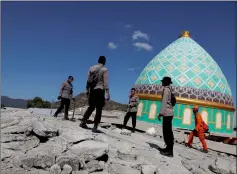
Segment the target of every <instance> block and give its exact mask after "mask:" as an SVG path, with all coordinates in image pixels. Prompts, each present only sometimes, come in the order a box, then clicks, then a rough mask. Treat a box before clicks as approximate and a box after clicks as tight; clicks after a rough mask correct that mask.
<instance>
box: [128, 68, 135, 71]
mask: <svg viewBox="0 0 237 174" xmlns="http://www.w3.org/2000/svg"><path fill="white" fill-rule="evenodd" d="M135 69H136V68H128V71H135Z"/></svg>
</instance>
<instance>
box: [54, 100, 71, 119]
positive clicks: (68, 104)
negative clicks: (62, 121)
mask: <svg viewBox="0 0 237 174" xmlns="http://www.w3.org/2000/svg"><path fill="white" fill-rule="evenodd" d="M64 106H65V109H64V117H65V118H67V117H68V110H69V106H70V99H68V98H61V104H60V106H59V108H58V109H57V111H56V112H55V114H54V115H55V116H57V115H58V114H59V113H60V112H61V111H62V110H63V108H64Z"/></svg>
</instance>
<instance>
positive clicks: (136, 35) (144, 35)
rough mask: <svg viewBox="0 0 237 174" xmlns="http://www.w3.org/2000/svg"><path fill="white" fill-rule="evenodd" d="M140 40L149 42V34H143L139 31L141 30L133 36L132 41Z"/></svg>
mask: <svg viewBox="0 0 237 174" xmlns="http://www.w3.org/2000/svg"><path fill="white" fill-rule="evenodd" d="M139 38H141V39H145V40H147V41H148V40H149V36H148V34H146V33H143V32H141V31H139V30H137V31H134V32H133V34H132V40H137V39H139Z"/></svg>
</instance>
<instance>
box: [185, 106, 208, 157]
mask: <svg viewBox="0 0 237 174" xmlns="http://www.w3.org/2000/svg"><path fill="white" fill-rule="evenodd" d="M198 110H199V107H198V106H194V107H193V114H194V116H195V129H194V130H193V131H192V132H191V133H190V134H189V137H188V144H187V145H188V147H192V143H193V136H197V137H198V138H199V140H200V141H201V143H202V146H203V152H205V153H207V152H208V150H207V143H206V141H205V133H204V132H205V131H206V130H205V128H204V122H203V119H202V116H201V114H199V113H198Z"/></svg>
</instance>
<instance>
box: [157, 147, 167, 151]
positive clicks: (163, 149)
mask: <svg viewBox="0 0 237 174" xmlns="http://www.w3.org/2000/svg"><path fill="white" fill-rule="evenodd" d="M158 150H159V151H163V152H165V151H166V150H167V147H165V148H161V147H158Z"/></svg>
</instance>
